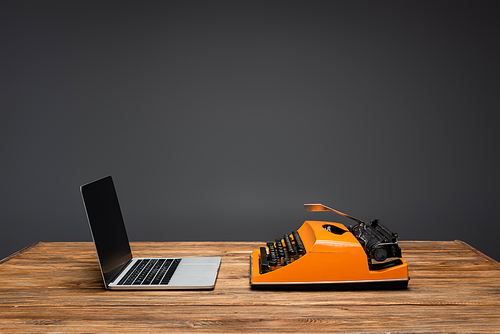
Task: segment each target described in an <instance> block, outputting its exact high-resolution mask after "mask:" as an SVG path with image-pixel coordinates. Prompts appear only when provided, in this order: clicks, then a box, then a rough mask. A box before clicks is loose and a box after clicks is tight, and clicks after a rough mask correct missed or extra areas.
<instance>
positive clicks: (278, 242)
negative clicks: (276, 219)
mask: <svg viewBox="0 0 500 334" xmlns="http://www.w3.org/2000/svg"><path fill="white" fill-rule="evenodd" d="M276 249H277V250H278V255H279V257H281V258H283V257H285V250H284V249H283V244H282V243H281V240H279V239H276Z"/></svg>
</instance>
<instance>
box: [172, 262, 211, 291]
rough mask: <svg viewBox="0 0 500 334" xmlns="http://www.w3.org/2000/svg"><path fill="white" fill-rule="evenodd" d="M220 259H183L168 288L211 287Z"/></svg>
mask: <svg viewBox="0 0 500 334" xmlns="http://www.w3.org/2000/svg"><path fill="white" fill-rule="evenodd" d="M220 260H221V258H220V257H193V258H190V257H184V258H182V260H181V262H180V263H179V266H178V267H177V270H176V271H175V273H174V275H173V276H172V278H171V280H170V282H169V285H170V286H181V287H182V286H185V287H195V286H198V287H213V286H215V280H216V279H217V272H218V271H219V265H220Z"/></svg>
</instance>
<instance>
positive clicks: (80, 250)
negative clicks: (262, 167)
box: [0, 241, 500, 333]
mask: <svg viewBox="0 0 500 334" xmlns="http://www.w3.org/2000/svg"><path fill="white" fill-rule="evenodd" d="M261 245H263V242H134V243H132V252H133V253H134V256H151V255H155V256H188V255H207V256H221V257H222V265H221V268H220V272H219V277H218V280H217V284H216V287H215V289H214V290H213V291H142V292H140V291H139V292H138V291H127V292H124V291H107V290H105V289H104V287H103V283H102V280H101V274H100V271H99V267H98V263H97V257H96V253H95V250H94V246H93V244H92V243H90V242H72V243H64V242H54V243H53V242H50V243H37V244H35V245H32V246H30V247H28V248H26V249H24V250H22V251H20V252H18V253H16V254H14V255H12V256H10V257H8V258H6V259H4V260H2V261H0V332H168V333H175V332H268V333H271V332H475V333H479V332H500V264H499V263H498V262H496V261H494V260H492V259H491V258H489V257H487V256H485V255H484V254H482V253H480V252H478V251H477V250H475V249H473V248H472V247H470V246H468V245H467V244H465V243H463V242H461V241H439V242H435V241H432V242H431V241H401V242H400V245H401V248H402V250H403V254H404V258H405V259H406V260H407V261H408V264H409V268H410V277H411V280H410V284H409V288H408V289H407V290H399V291H323V292H307V291H300V292H293V291H281V292H269V291H253V290H251V289H250V286H249V283H248V276H249V255H250V252H251V251H252V250H253V249H256V248H257V247H259V246H261ZM56 271H59V273H58V274H57V275H55V274H54V272H56Z"/></svg>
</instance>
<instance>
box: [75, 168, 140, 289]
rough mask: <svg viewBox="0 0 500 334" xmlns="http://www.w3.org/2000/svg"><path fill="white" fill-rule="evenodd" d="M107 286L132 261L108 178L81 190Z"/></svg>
mask: <svg viewBox="0 0 500 334" xmlns="http://www.w3.org/2000/svg"><path fill="white" fill-rule="evenodd" d="M81 192H82V196H83V202H84V204H85V209H86V211H87V217H88V220H89V224H90V230H91V231H92V237H93V239H94V244H95V247H96V251H97V256H98V258H99V264H100V266H101V269H102V273H103V276H104V280H105V282H106V285H107V284H108V283H109V282H110V281H111V280H112V279H113V278H114V276H115V275H116V274H117V273H118V272H119V271H120V270H121V269H122V268H123V266H124V265H125V264H126V263H127V261H129V260H130V259H131V258H132V252H131V251H130V245H129V241H128V237H127V231H126V230H125V224H124V222H123V216H122V212H121V210H120V204H119V202H118V197H117V195H116V191H115V186H114V184H113V179H112V178H111V176H107V177H105V178H102V179H99V180H97V181H94V182H91V183H88V184H86V185H83V186H82V187H81Z"/></svg>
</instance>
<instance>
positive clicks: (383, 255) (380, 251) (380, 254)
mask: <svg viewBox="0 0 500 334" xmlns="http://www.w3.org/2000/svg"><path fill="white" fill-rule="evenodd" d="M372 256H373V258H374V259H375V260H376V261H378V262H383V261H385V260H386V259H387V251H386V250H385V248H384V247H381V246H378V247H377V248H375V249H373V250H372Z"/></svg>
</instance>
